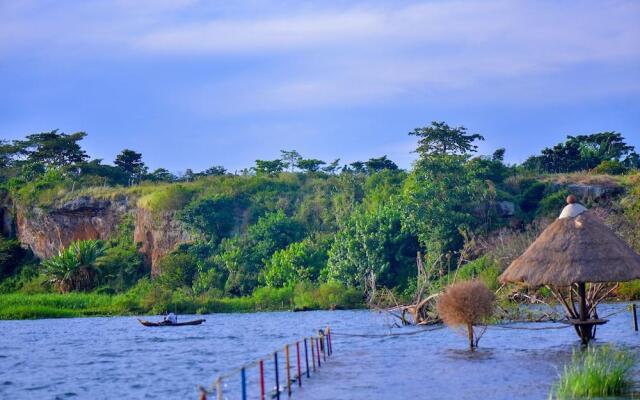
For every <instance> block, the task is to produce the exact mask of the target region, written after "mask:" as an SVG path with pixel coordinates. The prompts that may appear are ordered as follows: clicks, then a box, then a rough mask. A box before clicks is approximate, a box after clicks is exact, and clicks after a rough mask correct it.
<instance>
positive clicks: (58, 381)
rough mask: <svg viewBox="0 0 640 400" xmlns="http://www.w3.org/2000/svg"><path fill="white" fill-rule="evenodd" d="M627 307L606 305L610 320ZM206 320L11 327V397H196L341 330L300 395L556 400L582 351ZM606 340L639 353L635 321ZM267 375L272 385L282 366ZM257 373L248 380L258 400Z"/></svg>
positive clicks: (384, 319)
mask: <svg viewBox="0 0 640 400" xmlns="http://www.w3.org/2000/svg"><path fill="white" fill-rule="evenodd" d="M624 308H625V305H622V304H617V305H605V306H603V307H602V309H601V311H600V314H601V315H606V314H609V313H611V312H616V311H621V310H624ZM194 318H195V317H194ZM204 318H206V319H207V322H206V323H205V324H203V325H200V326H187V327H179V328H146V327H143V326H141V325H140V324H139V323H138V322H137V321H136V319H135V318H132V317H116V318H74V319H51V320H37V321H0V332H2V334H1V336H0V398H3V399H27V398H28V399H36V398H37V399H66V398H91V399H106V398H109V399H112V398H118V399H139V398H162V399H185V398H192V399H195V398H197V391H196V389H195V388H196V385H197V384H203V385H208V384H211V383H212V381H213V379H214V377H215V376H216V375H217V374H218V373H221V372H226V371H228V370H231V369H234V368H235V367H237V366H239V365H241V364H242V363H243V362H247V361H252V360H254V359H256V358H258V357H261V356H265V355H268V354H269V353H270V352H272V351H273V350H275V349H276V348H280V347H281V345H283V344H284V343H288V342H293V341H295V340H297V339H298V338H300V337H303V336H310V335H312V334H314V333H315V332H316V329H317V328H319V327H324V326H326V325H330V326H331V327H332V330H333V331H334V334H335V336H334V340H333V344H334V356H333V357H332V359H331V360H330V361H329V362H327V363H326V364H325V365H323V366H322V369H321V370H320V371H319V373H317V374H316V375H315V376H313V377H312V379H311V380H310V381H309V382H305V381H303V382H304V386H303V387H302V389H299V390H296V391H295V392H294V398H299V399H381V398H385V399H403V398H428V399H513V398H518V399H545V398H547V395H548V393H549V389H550V386H551V384H552V383H553V381H554V380H555V379H556V378H557V375H558V370H559V368H561V366H562V364H563V363H565V362H566V361H567V360H568V359H569V358H570V357H571V351H572V349H573V348H574V346H577V344H578V343H577V337H576V336H575V333H574V332H573V331H572V330H571V329H558V330H539V331H531V330H508V329H499V328H489V330H488V331H487V332H486V334H485V336H484V337H483V339H482V340H481V342H480V350H479V351H477V352H475V353H469V352H468V351H466V342H465V338H464V337H462V336H461V335H458V334H456V333H453V332H451V331H450V330H448V329H440V330H436V331H433V332H428V333H421V334H419V335H411V336H393V337H385V338H357V337H350V336H341V335H340V334H341V333H367V334H371V333H373V334H384V333H388V332H389V326H390V323H392V322H393V321H392V320H390V319H389V317H388V316H386V315H384V314H378V313H374V312H368V311H315V312H304V313H288V312H281V313H256V314H215V315H208V316H205V317H204ZM187 319H190V317H189V316H181V320H187ZM513 326H516V327H543V326H557V324H516V325H513ZM413 329H415V328H402V329H394V330H393V331H394V332H409V331H411V330H413ZM598 339H599V340H598V343H606V342H611V343H616V344H621V345H625V346H628V347H632V348H634V349H636V350H640V336H639V335H638V333H636V332H633V330H632V325H631V316H630V313H629V312H622V313H620V314H618V315H615V316H613V317H611V321H610V322H609V323H608V324H607V325H605V326H603V327H601V328H600V329H599V330H598ZM265 368H266V369H267V371H268V374H267V382H268V385H269V386H271V385H272V384H273V373H272V368H273V366H272V364H270V363H267V365H266V367H265ZM256 372H257V371H255V370H250V371H248V378H249V395H250V397H253V398H255V395H256V394H257V390H258V384H257V382H256ZM281 374H282V372H281ZM238 379H239V378H238ZM238 379H235V378H232V379H230V380H228V381H226V382H225V395H226V396H225V397H228V398H238V397H237V396H238V395H239V380H238Z"/></svg>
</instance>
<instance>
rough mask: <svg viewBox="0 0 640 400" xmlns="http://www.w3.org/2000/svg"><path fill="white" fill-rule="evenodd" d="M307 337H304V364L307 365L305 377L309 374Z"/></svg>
mask: <svg viewBox="0 0 640 400" xmlns="http://www.w3.org/2000/svg"><path fill="white" fill-rule="evenodd" d="M307 349H308V346H307V338H304V364H305V365H306V367H307V379H308V378H309V377H310V376H311V374H310V373H309V352H308V351H307Z"/></svg>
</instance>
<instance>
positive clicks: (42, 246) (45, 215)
mask: <svg viewBox="0 0 640 400" xmlns="http://www.w3.org/2000/svg"><path fill="white" fill-rule="evenodd" d="M128 208H129V207H128V201H127V199H122V200H119V201H114V202H112V201H109V200H95V199H93V198H91V197H79V198H77V199H74V200H72V201H70V202H68V203H65V204H63V205H62V206H61V207H59V208H56V209H53V210H51V211H46V210H43V209H41V208H28V209H26V208H22V207H21V206H17V207H16V236H17V237H18V239H19V240H20V242H22V243H23V244H25V245H27V246H29V248H31V251H33V253H34V254H35V255H36V256H38V257H39V258H49V257H51V256H53V255H56V254H57V253H58V251H59V250H60V249H62V248H64V247H67V246H68V245H69V244H70V243H71V242H72V241H74V240H87V239H108V238H109V237H110V236H111V235H112V234H113V233H114V232H116V231H117V228H118V223H119V222H120V220H121V218H122V217H123V216H124V215H125V214H126V213H127V211H128Z"/></svg>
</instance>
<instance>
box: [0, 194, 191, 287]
mask: <svg viewBox="0 0 640 400" xmlns="http://www.w3.org/2000/svg"><path fill="white" fill-rule="evenodd" d="M13 208H14V210H15V218H14V215H13V210H12V209H11V207H6V206H5V207H4V208H3V209H2V215H1V216H2V230H3V233H4V234H6V235H12V234H15V236H16V237H17V238H18V239H19V240H20V242H21V243H22V244H23V245H25V246H26V247H29V248H30V249H31V251H33V253H34V254H35V255H36V256H37V257H39V258H42V259H45V258H49V257H51V256H53V255H56V254H57V253H58V251H59V250H60V249H62V248H65V247H67V246H68V245H69V244H70V243H71V242H73V241H74V240H87V239H102V240H106V239H109V238H110V237H112V236H113V235H115V234H116V233H117V232H118V225H119V224H120V222H121V221H122V219H123V218H124V217H126V216H127V215H131V216H133V217H134V220H135V230H134V240H135V242H136V243H139V244H138V246H139V249H140V251H141V252H142V253H143V254H144V259H145V263H146V264H147V265H148V266H149V267H151V272H152V275H156V274H157V273H158V271H157V261H158V260H159V259H160V258H161V257H162V256H164V255H165V254H167V253H169V252H170V251H172V250H173V249H174V248H175V246H176V245H177V244H179V243H184V242H188V241H189V240H190V235H189V233H188V232H187V231H186V229H184V227H183V226H182V223H181V222H180V221H178V220H177V219H176V218H175V213H173V212H160V213H151V212H149V211H147V210H145V209H142V208H137V207H135V205H133V204H131V202H130V201H129V199H128V198H126V197H121V198H118V199H115V200H100V199H94V198H92V197H89V196H83V197H78V198H76V199H73V200H71V201H69V202H67V203H64V204H63V205H62V206H59V207H55V208H52V209H48V210H45V209H42V208H38V207H31V208H26V207H22V206H20V205H16V206H15V207H13ZM14 227H15V230H13V229H14Z"/></svg>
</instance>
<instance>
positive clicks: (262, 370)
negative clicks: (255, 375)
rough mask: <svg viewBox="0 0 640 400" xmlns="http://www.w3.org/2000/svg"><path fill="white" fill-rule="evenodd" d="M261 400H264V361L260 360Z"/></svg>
mask: <svg viewBox="0 0 640 400" xmlns="http://www.w3.org/2000/svg"><path fill="white" fill-rule="evenodd" d="M260 400H264V361H262V360H260Z"/></svg>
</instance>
